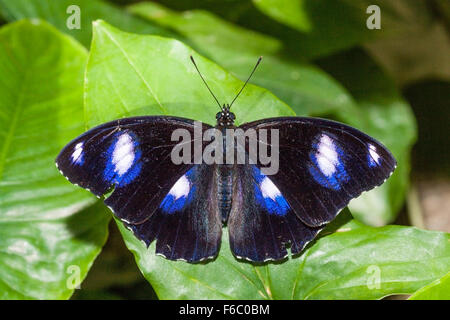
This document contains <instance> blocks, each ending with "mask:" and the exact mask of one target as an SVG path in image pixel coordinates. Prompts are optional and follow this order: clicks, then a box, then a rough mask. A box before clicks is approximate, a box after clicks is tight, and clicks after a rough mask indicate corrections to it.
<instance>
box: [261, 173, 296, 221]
mask: <svg viewBox="0 0 450 320" xmlns="http://www.w3.org/2000/svg"><path fill="white" fill-rule="evenodd" d="M253 177H254V188H255V197H256V201H257V203H258V204H259V205H260V206H261V207H263V208H264V209H266V210H267V212H269V213H270V214H276V215H279V216H284V215H285V214H286V213H287V212H288V211H289V208H290V207H289V204H288V203H287V201H286V199H285V198H284V197H283V195H282V194H281V192H280V190H279V189H278V188H277V187H276V186H275V184H274V183H273V182H272V181H271V180H270V179H269V178H268V177H267V176H266V175H264V174H263V173H262V172H261V170H260V169H258V167H256V166H253Z"/></svg>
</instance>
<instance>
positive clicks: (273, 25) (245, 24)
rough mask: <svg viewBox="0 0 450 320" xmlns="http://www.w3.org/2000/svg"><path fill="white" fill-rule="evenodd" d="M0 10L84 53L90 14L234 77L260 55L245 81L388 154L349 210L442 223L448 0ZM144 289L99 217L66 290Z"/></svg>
mask: <svg viewBox="0 0 450 320" xmlns="http://www.w3.org/2000/svg"><path fill="white" fill-rule="evenodd" d="M69 4H76V5H79V7H80V8H81V29H79V30H78V29H74V30H69V29H68V28H67V26H66V19H67V17H68V16H69V14H68V13H66V8H67V6H68V5H69ZM373 4H376V5H378V6H379V7H380V9H381V29H373V30H370V29H368V28H367V27H366V20H367V19H368V18H369V17H370V16H371V13H367V12H366V9H367V7H368V6H369V5H373ZM0 15H1V21H2V24H7V23H11V22H13V21H16V20H20V19H22V18H40V19H43V20H45V21H47V22H48V23H50V24H52V25H53V26H55V27H56V28H57V29H59V30H60V31H61V32H63V33H65V34H68V35H70V36H72V37H74V38H75V39H76V40H77V41H79V42H80V43H81V44H82V45H83V46H84V47H85V48H86V49H88V50H89V48H90V45H91V38H92V27H91V25H92V21H94V20H97V19H103V20H105V21H106V22H108V23H109V24H111V25H113V26H115V27H117V28H119V29H121V30H124V31H128V32H133V33H139V34H158V35H162V36H166V37H171V38H176V39H179V40H181V41H183V42H184V43H185V44H187V45H189V46H191V47H192V48H193V49H195V50H196V51H197V52H199V53H200V54H202V55H204V56H206V57H207V58H209V59H211V60H212V61H214V62H215V63H217V64H218V65H220V66H221V67H223V68H224V69H226V70H228V71H229V72H230V73H231V74H233V75H234V76H236V77H237V78H239V79H241V80H245V77H246V76H247V74H248V72H249V70H250V69H251V67H252V66H253V64H254V63H255V62H256V59H257V57H258V56H260V55H263V56H264V60H263V63H262V65H261V68H260V69H259V70H258V71H257V73H256V74H255V76H254V77H253V79H252V80H251V82H252V83H253V84H256V85H258V86H261V87H264V88H266V89H268V90H270V91H271V92H272V93H274V94H275V96H277V97H278V98H279V99H280V100H282V101H283V102H285V103H286V104H287V105H289V106H290V107H291V108H292V109H293V111H294V112H295V113H296V114H297V115H306V116H319V117H326V118H330V119H335V120H338V121H342V122H346V123H348V124H350V125H352V126H355V127H357V128H359V129H361V130H363V131H365V132H366V133H368V134H369V135H372V136H374V137H375V138H377V139H379V140H380V141H381V142H383V143H384V144H385V145H387V146H388V147H389V149H391V150H392V152H393V153H394V155H395V156H396V158H397V159H398V161H399V168H398V169H397V171H396V173H395V174H394V175H393V176H392V178H391V179H390V180H389V181H388V182H387V183H386V184H385V185H383V187H381V188H379V189H377V191H375V192H372V193H370V194H365V195H363V196H362V197H361V199H358V200H355V201H353V202H352V203H351V205H350V210H351V212H352V214H353V216H354V217H355V218H357V219H358V220H360V221H362V222H364V223H366V224H368V225H372V226H383V225H386V224H400V225H412V226H416V227H419V228H421V229H429V230H436V231H445V232H450V179H449V177H450V151H449V145H450V140H449V120H450V105H449V104H450V58H449V57H450V41H449V27H450V2H449V1H445V0H429V1H421V0H398V1H389V0H384V1H383V0H381V1H369V0H367V1H366V0H339V1H325V0H298V1H290V0H277V1H274V0H253V1H248V0H218V1H206V0H196V1H194V0H192V1H191V0H187V1H184V0H163V1H156V2H140V1H126V0H116V1H109V2H106V1H97V0H95V1H94V0H92V1H89V0H85V1H82V0H80V1H65V0H62V1H57V0H54V1H51V0H40V1H39V0H29V1H26V0H24V1H13V0H10V1H8V0H0ZM0 162H1V161H0ZM0 178H1V174H0ZM0 181H1V180H0ZM368 211H370V212H371V214H370V215H368V214H367V212H368ZM156 297H157V296H156V293H155V292H154V291H153V290H151V287H150V286H149V284H148V282H147V281H146V280H145V279H144V277H143V276H142V275H141V273H140V271H139V269H138V268H137V267H136V263H135V261H134V258H133V254H132V253H131V252H130V251H129V250H128V249H127V248H126V247H125V245H124V242H123V240H122V237H121V234H120V232H119V230H118V229H117V226H116V224H114V223H110V224H109V237H108V240H107V242H106V244H105V246H104V248H103V250H102V251H101V253H100V255H99V256H98V257H97V259H96V260H95V262H94V264H93V266H92V268H91V269H90V271H89V273H88V275H87V278H86V280H85V281H84V282H83V283H82V289H81V290H76V291H75V294H74V295H73V297H72V298H73V299H91V298H95V299H103V298H105V299H155V298H156Z"/></svg>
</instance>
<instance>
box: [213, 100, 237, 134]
mask: <svg viewBox="0 0 450 320" xmlns="http://www.w3.org/2000/svg"><path fill="white" fill-rule="evenodd" d="M234 119H236V116H235V115H234V113H233V112H231V111H230V106H229V105H225V104H224V105H223V107H222V110H221V111H220V112H217V114H216V120H217V126H218V127H219V128H220V127H234Z"/></svg>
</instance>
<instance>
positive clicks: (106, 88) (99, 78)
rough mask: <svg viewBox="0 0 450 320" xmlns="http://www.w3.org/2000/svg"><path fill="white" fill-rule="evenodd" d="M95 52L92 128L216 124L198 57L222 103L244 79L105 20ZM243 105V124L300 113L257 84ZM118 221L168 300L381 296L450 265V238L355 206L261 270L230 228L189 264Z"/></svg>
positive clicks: (90, 73) (98, 26)
mask: <svg viewBox="0 0 450 320" xmlns="http://www.w3.org/2000/svg"><path fill="white" fill-rule="evenodd" d="M91 48H92V49H91V54H90V57H89V62H88V67H87V72H86V86H85V97H86V103H85V108H86V115H87V121H88V123H89V126H94V125H96V124H99V123H101V122H104V121H107V120H111V119H113V118H119V117H121V116H126V115H137V114H173V115H177V116H188V117H190V118H195V119H200V120H202V121H206V122H209V123H211V122H212V120H213V117H212V114H214V113H215V109H216V105H215V104H214V101H213V99H212V98H211V97H210V96H209V93H208V92H207V90H206V89H205V88H203V87H202V83H201V80H200V79H198V78H197V77H198V76H197V75H196V72H195V69H194V68H193V66H191V65H190V64H189V58H188V57H189V54H194V55H195V57H196V58H197V63H198V65H199V67H200V68H201V69H202V71H203V73H204V75H205V77H206V78H207V81H209V82H210V84H211V87H212V88H213V89H214V90H215V91H216V92H217V93H218V96H219V98H220V99H223V97H224V96H228V94H229V93H228V92H229V91H235V90H237V89H238V88H239V87H240V86H241V85H242V82H241V81H239V80H237V79H236V78H234V77H232V76H231V75H229V74H228V73H227V72H226V71H224V70H223V69H221V68H220V67H218V66H217V65H215V64H213V63H212V62H210V61H208V60H207V59H205V58H203V57H201V56H200V55H199V54H196V53H195V52H194V51H193V50H192V49H190V48H188V47H186V46H185V45H183V44H182V43H181V42H178V41H177V40H171V39H164V38H160V37H155V36H141V35H135V34H129V33H125V32H121V31H119V30H117V29H115V28H113V27H112V26H110V25H108V24H106V23H105V22H102V21H98V22H96V23H95V24H94V38H93V43H92V46H91ZM196 79H197V80H196ZM235 111H236V113H237V116H238V118H239V119H241V121H249V120H252V119H256V118H260V117H267V116H277V115H281V114H286V115H288V114H291V113H292V112H291V111H290V109H289V108H288V107H286V105H284V104H283V103H282V102H280V101H279V100H277V99H276V98H275V97H274V96H273V95H271V94H270V93H269V92H267V91H266V90H264V89H261V88H258V87H255V86H250V87H249V88H248V91H246V92H245V93H244V96H243V97H242V100H240V101H239V103H238V104H236V109H235ZM117 224H118V226H119V228H120V231H121V233H122V235H123V237H124V239H125V241H126V244H127V246H128V248H129V249H130V250H131V251H132V252H133V253H134V255H135V258H136V261H137V264H138V266H139V268H140V270H141V271H142V273H143V274H144V276H145V277H146V278H147V279H148V281H149V282H150V283H151V284H152V286H153V288H154V289H155V291H156V292H157V294H158V296H159V298H163V299H169V298H171V299H181V298H184V299H187V298H189V299H229V298H230V299H231V298H235V299H239V298H240V299H292V298H293V299H306V298H309V299H323V298H347V299H348V298H359V299H361V298H381V297H383V296H386V295H389V294H393V293H411V292H414V291H415V290H417V289H418V288H420V287H422V286H424V285H425V284H427V283H429V282H431V281H433V280H435V279H437V278H439V277H441V276H442V275H443V274H445V273H446V272H447V271H448V268H449V265H450V241H449V240H450V239H449V235H447V234H444V233H439V232H429V231H422V230H418V229H416V228H408V227H396V226H388V227H383V228H373V227H368V226H364V225H362V224H360V223H358V222H356V221H350V217H349V212H348V211H344V213H343V214H341V215H340V217H338V219H337V220H335V221H334V223H332V224H331V225H330V226H328V227H327V229H326V230H325V232H323V233H322V236H323V238H321V239H320V240H319V241H317V243H315V244H313V245H312V246H310V247H309V249H307V251H306V252H305V253H303V254H302V255H301V256H300V257H297V258H295V259H288V260H287V261H285V262H283V263H269V264H264V265H259V266H256V265H253V264H251V263H248V262H242V261H238V260H236V259H235V258H234V257H233V256H232V254H231V252H230V249H229V245H228V238H227V231H226V229H224V235H223V240H222V246H221V250H220V254H219V256H218V257H217V259H215V260H214V261H212V262H208V263H200V264H188V263H185V262H173V261H169V260H166V259H164V258H162V257H159V256H156V255H155V253H154V251H155V244H154V243H153V244H152V245H151V246H150V248H148V249H147V247H146V246H145V244H144V243H143V242H141V241H139V240H137V239H136V238H135V237H134V235H133V234H132V233H131V232H130V231H128V230H127V229H126V228H125V227H124V226H123V224H122V223H121V222H120V221H117ZM334 231H337V232H335V233H332V232H334ZM329 233H332V234H330V235H327V234H329ZM325 235H327V236H325ZM218 275H220V276H218ZM378 280H379V281H378Z"/></svg>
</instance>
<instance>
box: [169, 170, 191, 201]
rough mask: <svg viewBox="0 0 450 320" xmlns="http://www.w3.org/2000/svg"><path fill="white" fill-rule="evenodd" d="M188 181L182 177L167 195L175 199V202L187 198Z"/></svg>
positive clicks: (184, 176)
mask: <svg viewBox="0 0 450 320" xmlns="http://www.w3.org/2000/svg"><path fill="white" fill-rule="evenodd" d="M190 188H191V187H190V185H189V180H188V179H187V178H186V175H183V176H182V177H181V178H180V179H178V181H177V182H176V183H175V184H174V185H173V187H172V189H170V191H169V194H171V195H172V196H174V197H175V200H176V199H178V198H181V197H183V196H185V197H186V196H187V195H188V194H189V190H190Z"/></svg>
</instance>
